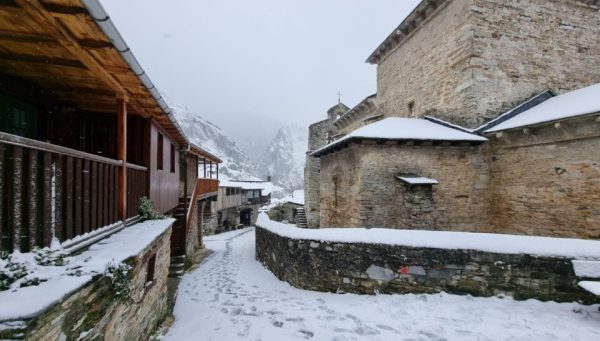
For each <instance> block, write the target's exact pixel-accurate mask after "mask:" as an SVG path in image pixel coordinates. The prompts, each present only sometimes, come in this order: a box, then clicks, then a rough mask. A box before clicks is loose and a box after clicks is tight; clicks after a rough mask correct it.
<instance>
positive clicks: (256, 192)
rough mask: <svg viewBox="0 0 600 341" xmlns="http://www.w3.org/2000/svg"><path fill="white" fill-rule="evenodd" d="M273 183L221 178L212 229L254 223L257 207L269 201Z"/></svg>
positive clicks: (218, 230) (217, 231) (226, 228)
mask: <svg viewBox="0 0 600 341" xmlns="http://www.w3.org/2000/svg"><path fill="white" fill-rule="evenodd" d="M272 191H273V184H272V183H271V182H270V181H262V180H259V179H256V180H223V181H220V183H219V199H218V201H217V205H216V210H217V224H216V229H215V230H214V231H207V234H209V233H211V232H212V233H220V232H224V231H230V230H233V229H237V228H240V227H243V226H251V225H254V223H256V218H257V217H258V209H259V208H260V207H261V206H264V205H266V204H268V203H269V202H270V201H271V192H272Z"/></svg>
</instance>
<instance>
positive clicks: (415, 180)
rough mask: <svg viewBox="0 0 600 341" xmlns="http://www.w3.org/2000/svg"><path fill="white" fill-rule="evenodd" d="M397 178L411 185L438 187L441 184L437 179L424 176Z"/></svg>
mask: <svg viewBox="0 0 600 341" xmlns="http://www.w3.org/2000/svg"><path fill="white" fill-rule="evenodd" d="M397 178H398V179H399V180H402V181H404V182H406V183H408V184H411V185H437V184H438V183H439V182H438V181H437V180H435V179H430V178H425V177H422V176H397Z"/></svg>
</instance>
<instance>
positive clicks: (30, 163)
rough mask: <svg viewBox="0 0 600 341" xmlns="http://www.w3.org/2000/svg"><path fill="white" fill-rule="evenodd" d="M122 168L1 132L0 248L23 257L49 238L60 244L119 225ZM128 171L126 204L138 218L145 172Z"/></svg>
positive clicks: (117, 163)
mask: <svg viewBox="0 0 600 341" xmlns="http://www.w3.org/2000/svg"><path fill="white" fill-rule="evenodd" d="M121 165H122V162H121V161H117V160H113V159H109V158H105V157H101V156H98V155H94V154H89V153H84V152H80V151H77V150H74V149H69V148H65V147H61V146H56V145H52V144H49V143H44V142H40V141H36V140H31V139H27V138H23V137H19V136H14V135H10V134H6V133H0V198H1V200H0V239H1V240H0V241H1V243H0V249H2V250H8V251H17V250H20V251H22V252H27V251H29V250H31V248H33V247H36V246H37V247H44V246H50V244H51V242H52V238H53V237H55V238H56V239H58V240H59V241H61V242H62V241H64V240H68V239H72V238H74V237H76V236H80V235H82V234H85V233H88V232H92V231H94V230H96V229H98V228H100V227H104V226H107V225H111V224H114V223H116V222H118V221H119V219H118V216H117V202H118V199H117V196H118V188H119V184H118V174H117V171H118V168H119V167H121ZM128 167H129V168H128V170H130V172H131V173H132V175H131V178H130V180H129V181H130V184H131V186H128V194H129V192H130V197H128V201H130V200H132V201H130V202H132V204H130V205H131V206H133V208H135V211H136V213H135V214H137V205H136V204H134V203H133V202H135V203H137V202H138V201H139V197H138V196H141V194H143V193H145V191H146V189H145V177H146V171H145V169H144V168H143V167H138V166H134V165H131V166H128ZM142 184H143V186H142ZM136 197H137V201H136V200H135V198H136ZM134 205H135V206H134Z"/></svg>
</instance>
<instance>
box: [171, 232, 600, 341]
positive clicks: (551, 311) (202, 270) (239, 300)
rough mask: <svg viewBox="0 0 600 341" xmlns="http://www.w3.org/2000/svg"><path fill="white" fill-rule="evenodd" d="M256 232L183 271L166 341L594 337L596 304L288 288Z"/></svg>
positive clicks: (214, 245) (219, 243)
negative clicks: (267, 261)
mask: <svg viewBox="0 0 600 341" xmlns="http://www.w3.org/2000/svg"><path fill="white" fill-rule="evenodd" d="M288 228H289V226H288ZM254 238H255V235H254V231H252V230H251V229H244V230H238V231H232V232H228V233H222V234H219V235H216V236H208V237H206V238H205V240H204V241H205V243H206V246H207V248H209V249H210V250H213V251H214V253H213V254H212V255H211V256H210V257H209V258H208V259H207V260H206V261H205V262H204V263H203V264H202V265H201V266H200V267H199V268H198V269H196V270H194V271H193V272H191V273H188V274H186V275H184V276H183V279H182V281H181V283H180V284H179V292H178V296H177V302H176V304H175V310H174V315H175V323H174V324H173V326H172V327H171V329H170V330H169V331H168V332H167V334H166V335H165V336H163V337H162V339H163V340H167V341H170V340H177V341H188V340H189V341H192V340H215V341H216V340H229V341H237V340H244V341H245V340H264V341H279V340H296V339H297V340H303V339H310V340H565V341H572V340H600V313H599V312H598V307H599V305H592V306H585V305H581V304H578V303H556V302H540V301H537V300H527V301H515V300H513V299H512V298H497V297H491V298H479V297H471V296H458V295H448V294H445V293H441V294H433V295H415V294H408V295H353V294H334V293H325V292H314V291H308V290H300V289H297V288H293V287H291V286H290V285H289V284H288V283H286V282H282V281H279V280H278V279H277V278H276V277H275V276H274V275H273V274H272V273H271V272H269V271H268V270H266V269H265V268H264V267H263V266H262V265H261V264H260V263H259V262H257V261H256V258H255V244H254ZM348 281H349V279H346V282H348Z"/></svg>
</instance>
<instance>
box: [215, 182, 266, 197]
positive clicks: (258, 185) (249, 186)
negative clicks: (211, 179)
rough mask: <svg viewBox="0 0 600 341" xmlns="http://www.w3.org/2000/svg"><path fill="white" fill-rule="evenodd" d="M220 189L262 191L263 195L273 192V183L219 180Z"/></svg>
mask: <svg viewBox="0 0 600 341" xmlns="http://www.w3.org/2000/svg"><path fill="white" fill-rule="evenodd" d="M219 187H238V188H241V189H243V190H245V191H250V190H261V194H262V195H269V194H271V192H273V183H272V182H269V181H244V180H219Z"/></svg>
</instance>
